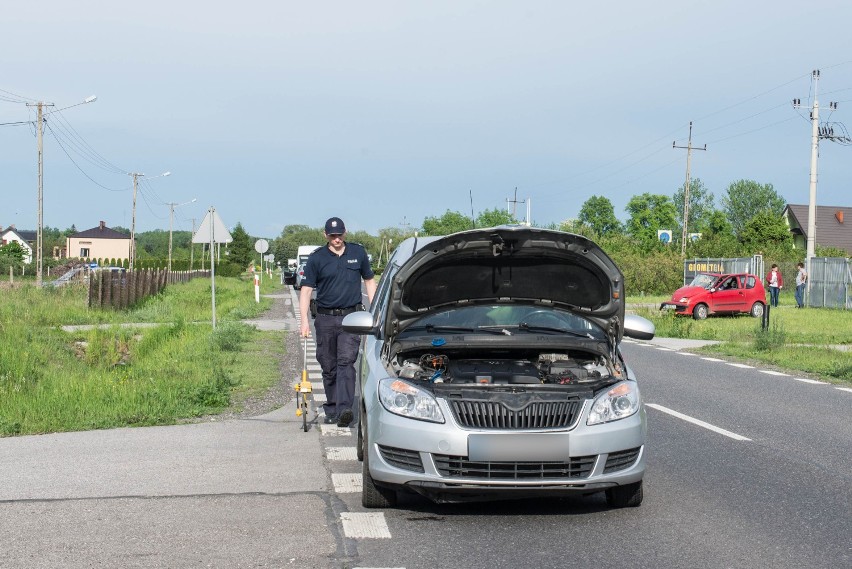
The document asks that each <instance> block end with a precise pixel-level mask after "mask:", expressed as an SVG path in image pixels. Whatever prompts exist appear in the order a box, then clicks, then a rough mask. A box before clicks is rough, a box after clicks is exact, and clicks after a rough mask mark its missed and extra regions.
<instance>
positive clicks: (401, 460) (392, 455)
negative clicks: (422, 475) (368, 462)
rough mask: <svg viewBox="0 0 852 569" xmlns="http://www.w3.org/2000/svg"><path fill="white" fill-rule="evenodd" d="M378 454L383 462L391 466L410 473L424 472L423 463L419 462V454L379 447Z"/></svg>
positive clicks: (401, 449) (411, 451)
mask: <svg viewBox="0 0 852 569" xmlns="http://www.w3.org/2000/svg"><path fill="white" fill-rule="evenodd" d="M379 452H380V453H381V455H382V458H383V459H385V462H387V463H388V464H390V465H391V466H395V467H397V468H402V469H403V470H410V471H412V472H424V470H423V461H422V460H420V453H419V452H417V451H413V450H406V449H404V448H394V447H387V446H382V445H379Z"/></svg>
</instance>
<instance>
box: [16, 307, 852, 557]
mask: <svg viewBox="0 0 852 569" xmlns="http://www.w3.org/2000/svg"><path fill="white" fill-rule="evenodd" d="M292 300H293V301H294V300H295V297H293V298H292ZM664 346H670V347H674V348H683V347H684V346H685V345H684V344H682V343H676V342H666V341H664V340H658V341H655V344H651V345H646V344H645V343H625V345H624V351H625V353H626V355H627V357H628V359H629V363H630V365H631V366H632V367H633V368H634V369H635V370H636V372H637V373H638V374H639V375H640V378H641V379H640V382H641V383H640V385H641V387H642V392H643V396H644V399H645V403H646V404H647V405H648V409H647V412H648V417H649V426H650V441H649V445H648V457H649V470H648V473H647V476H646V479H645V490H646V493H645V501H644V503H643V505H642V506H641V507H639V508H634V509H624V510H610V509H608V508H607V507H606V505H605V503H604V500H603V497H602V496H600V495H593V496H587V497H576V498H569V499H558V500H552V499H551V500H525V501H522V502H511V501H507V502H494V503H488V504H467V505H435V504H432V503H430V502H428V501H426V500H424V499H421V498H417V497H411V498H407V499H405V500H403V501H402V502H401V504H400V506H399V507H398V508H396V509H393V510H387V511H367V510H365V509H364V508H362V507H361V505H360V494H359V493H358V485H359V483H360V480H359V478H358V473H360V466H361V464H360V463H359V462H357V461H356V460H354V444H355V437H354V436H353V434H354V431H352V430H349V429H337V428H336V427H326V426H323V427H322V428H321V429H320V428H313V429H311V431H310V432H308V433H303V432H302V431H301V429H300V428H299V427H300V422H298V421H297V419H296V417H295V415H294V413H293V411H294V408H293V407H292V404H290V405H288V406H287V407H285V408H282V409H280V410H278V411H276V412H273V413H271V414H268V415H264V416H261V417H256V418H252V419H244V420H232V421H212V422H208V423H204V424H192V425H181V426H174V427H152V428H138V429H117V430H110V431H93V432H84V433H66V434H54V435H43V436H34V437H17V438H4V439H0V567H2V568H4V569H5V568H18V567H21V568H33V567H57V568H58V567H63V568H65V567H223V568H224V567H323V568H326V567H330V568H341V567H374V568H380V567H405V568H408V569H412V568H433V567H465V568H468V567H470V568H475V567H488V568H492V567H520V566H525V567H545V568H549V567H553V568H556V567H560V568H566V567H583V568H586V567H600V568H608V567H620V568H623V567H649V568H650V567H654V568H659V567H683V568H695V567H701V568H705V567H706V568H716V567H719V568H753V567H773V568H787V567H789V568H793V567H795V568H801V567H852V539H850V535H852V459H850V457H852V420H850V417H852V392H849V391H844V390H841V389H837V387H836V386H833V385H829V384H817V383H808V382H804V381H799V379H806V378H796V377H794V376H788V375H774V374H769V373H765V372H767V371H771V370H758V369H753V368H745V367H735V366H732V365H730V364H729V363H727V362H724V361H712V360H709V359H704V358H702V357H700V356H695V355H691V356H690V355H685V353H687V352H685V350H683V349H680V350H671V349H669V348H665V347H664ZM310 374H311V378H312V380H314V381H317V382H318V381H319V379H318V378H319V375H318V371H317V369H316V368H311V369H310ZM315 386H317V387H318V384H317V383H315ZM316 395H318V396H320V397H321V390H319V389H318V390H317V392H316ZM698 421H700V422H701V423H698Z"/></svg>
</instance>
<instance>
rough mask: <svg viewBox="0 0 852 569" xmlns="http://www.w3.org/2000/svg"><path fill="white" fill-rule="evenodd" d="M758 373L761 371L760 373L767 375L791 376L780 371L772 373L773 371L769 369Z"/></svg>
mask: <svg viewBox="0 0 852 569" xmlns="http://www.w3.org/2000/svg"><path fill="white" fill-rule="evenodd" d="M757 371H759V372H760V373H765V374H767V375H783V376H785V377H790V374H787V373H782V372H780V371H772V370H769V369H759V370H757Z"/></svg>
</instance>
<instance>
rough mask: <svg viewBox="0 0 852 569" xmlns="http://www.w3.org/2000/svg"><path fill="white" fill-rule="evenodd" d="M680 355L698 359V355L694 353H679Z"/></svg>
mask: <svg viewBox="0 0 852 569" xmlns="http://www.w3.org/2000/svg"><path fill="white" fill-rule="evenodd" d="M678 353H679V354H680V355H682V356H693V357H696V358H697V357H698V354H693V353H692V352H678Z"/></svg>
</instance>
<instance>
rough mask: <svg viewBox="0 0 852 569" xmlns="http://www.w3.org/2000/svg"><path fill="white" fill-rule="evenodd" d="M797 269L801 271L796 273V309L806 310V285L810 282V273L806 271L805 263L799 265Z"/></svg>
mask: <svg viewBox="0 0 852 569" xmlns="http://www.w3.org/2000/svg"><path fill="white" fill-rule="evenodd" d="M796 267H797V268H798V269H799V270H798V272H797V273H796V308H804V307H805V284H806V283H807V282H808V273H807V271H805V264H804V263H798V264H797V265H796Z"/></svg>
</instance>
